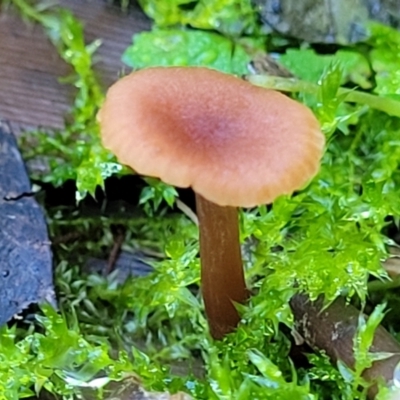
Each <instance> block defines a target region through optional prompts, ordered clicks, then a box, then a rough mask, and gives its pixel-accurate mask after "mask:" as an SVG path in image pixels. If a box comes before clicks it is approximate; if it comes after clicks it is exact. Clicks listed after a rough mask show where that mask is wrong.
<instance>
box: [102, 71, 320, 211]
mask: <svg viewBox="0 0 400 400" xmlns="http://www.w3.org/2000/svg"><path fill="white" fill-rule="evenodd" d="M99 121H100V124H101V134H102V140H103V144H104V146H105V147H106V148H107V149H109V150H110V151H112V152H113V153H114V154H115V155H116V156H117V158H118V160H119V161H120V162H121V163H122V164H125V165H128V166H130V167H131V168H133V169H134V170H135V171H136V172H137V173H139V174H143V175H147V176H153V177H158V178H160V179H161V180H163V181H164V182H166V183H168V184H171V185H174V186H178V187H189V186H191V187H192V188H193V190H194V191H196V192H197V193H199V194H201V195H202V196H203V197H205V198H206V199H208V200H210V201H212V202H214V203H216V204H219V205H222V206H228V205H229V206H236V207H238V206H239V207H251V206H255V205H257V204H263V203H270V202H272V201H273V200H274V199H275V198H276V197H277V196H279V195H281V194H289V193H292V192H293V191H294V190H296V189H298V188H300V187H301V186H302V185H304V184H305V183H306V182H307V181H308V180H309V179H310V178H312V177H313V176H314V175H315V174H316V172H317V170H318V167H319V161H320V158H321V155H322V150H323V146H324V137H323V135H322V133H321V131H320V127H319V124H318V122H317V120H316V118H315V117H314V115H313V114H312V112H311V111H310V110H309V109H308V108H307V107H305V106H303V105H302V104H300V103H298V102H296V101H294V100H291V99H290V98H288V97H287V96H285V95H283V94H281V93H279V92H275V91H272V90H266V89H263V88H260V87H256V86H253V85H252V84H250V83H248V82H246V81H243V80H241V79H239V78H236V77H234V76H232V75H228V74H224V73H222V72H218V71H215V70H211V69H207V68H199V67H167V68H165V67H160V68H149V69H143V70H140V71H138V72H134V73H132V74H130V75H128V76H126V77H124V78H122V79H121V80H119V81H118V82H117V83H115V84H114V85H113V86H112V87H111V88H110V89H109V91H108V93H107V97H106V100H105V103H104V105H103V107H102V108H101V110H100V112H99Z"/></svg>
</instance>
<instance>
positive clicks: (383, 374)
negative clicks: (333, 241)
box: [290, 294, 400, 399]
mask: <svg viewBox="0 0 400 400" xmlns="http://www.w3.org/2000/svg"><path fill="white" fill-rule="evenodd" d="M290 306H291V308H292V311H293V314H294V318H295V327H296V330H297V331H298V333H300V335H301V336H303V338H304V340H305V342H306V343H307V344H308V345H309V346H310V347H312V348H313V349H319V350H324V351H325V352H326V354H327V355H328V356H329V357H330V358H331V360H332V361H333V362H334V363H336V362H337V361H338V360H341V361H342V362H344V363H345V364H346V365H347V366H348V367H350V368H353V367H354V362H355V360H354V352H353V338H354V335H355V334H356V332H357V327H358V318H359V316H360V311H359V310H357V309H356V308H355V307H353V306H351V305H346V304H345V301H344V299H343V298H339V299H337V300H336V301H334V302H333V303H332V304H331V305H330V306H329V307H327V308H326V309H324V308H323V306H324V304H323V299H322V298H320V299H319V300H318V301H316V302H311V301H310V300H309V298H308V297H307V296H305V295H303V294H297V295H295V296H293V298H292V299H291V301H290ZM370 352H371V353H380V352H383V353H389V354H392V355H391V356H389V357H388V358H385V359H383V360H380V361H375V362H374V363H373V364H372V366H371V368H368V369H367V370H365V371H364V373H363V377H364V378H365V379H366V380H367V381H369V382H375V381H376V380H377V379H384V381H385V382H387V384H388V386H391V385H393V380H394V372H395V368H396V366H397V364H398V363H399V362H400V344H399V343H398V342H397V341H396V340H395V339H394V338H393V337H392V336H391V335H390V334H389V332H387V330H386V329H385V328H383V327H382V326H379V327H378V328H377V329H376V331H375V337H374V340H373V343H372V346H371V348H370ZM376 394H377V387H376V386H373V387H372V388H371V389H370V390H369V392H368V398H370V399H373V398H374V397H375V395H376Z"/></svg>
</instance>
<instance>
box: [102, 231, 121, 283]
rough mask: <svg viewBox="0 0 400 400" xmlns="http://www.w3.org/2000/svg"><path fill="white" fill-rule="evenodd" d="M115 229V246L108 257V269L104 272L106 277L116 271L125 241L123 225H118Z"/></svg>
mask: <svg viewBox="0 0 400 400" xmlns="http://www.w3.org/2000/svg"><path fill="white" fill-rule="evenodd" d="M114 228H115V233H114V244H113V247H112V249H111V252H110V255H109V257H108V261H107V268H106V270H105V271H104V274H105V275H109V274H110V273H111V272H112V271H113V270H114V266H115V263H116V261H117V259H118V256H119V253H120V252H121V247H122V244H123V243H124V240H125V233H126V231H125V228H124V227H123V226H122V225H116V226H114Z"/></svg>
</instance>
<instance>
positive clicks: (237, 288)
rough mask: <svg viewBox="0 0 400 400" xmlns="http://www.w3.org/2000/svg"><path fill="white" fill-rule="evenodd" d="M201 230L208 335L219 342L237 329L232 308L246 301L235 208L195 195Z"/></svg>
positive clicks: (237, 319) (203, 286)
mask: <svg viewBox="0 0 400 400" xmlns="http://www.w3.org/2000/svg"><path fill="white" fill-rule="evenodd" d="M196 207H197V215H198V218H199V229H200V259H201V283H202V293H203V299H204V305H205V310H206V315H207V319H208V322H209V325H210V332H211V335H212V337H213V338H214V339H222V338H223V336H224V335H226V334H227V333H229V332H232V330H233V329H235V327H236V326H237V324H238V322H239V320H240V317H239V314H238V312H237V310H236V307H235V305H234V302H236V303H244V302H245V301H246V299H247V297H248V292H247V289H246V284H245V280H244V273H243V264H242V257H241V251H240V242H239V226H238V214H237V209H236V208H235V207H222V206H219V205H217V204H215V203H212V202H210V201H208V200H206V199H205V198H204V197H202V196H200V195H199V194H197V193H196Z"/></svg>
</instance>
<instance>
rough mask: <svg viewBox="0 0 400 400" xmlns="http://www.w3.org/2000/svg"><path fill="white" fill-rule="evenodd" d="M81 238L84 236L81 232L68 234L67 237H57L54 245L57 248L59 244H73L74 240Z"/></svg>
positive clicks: (53, 242) (53, 241)
mask: <svg viewBox="0 0 400 400" xmlns="http://www.w3.org/2000/svg"><path fill="white" fill-rule="evenodd" d="M81 236H82V233H81V232H68V233H66V234H65V235H60V236H56V237H55V238H54V239H53V240H52V244H53V246H56V245H58V244H64V243H68V242H72V241H73V240H77V239H79V238H80V237H81Z"/></svg>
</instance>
